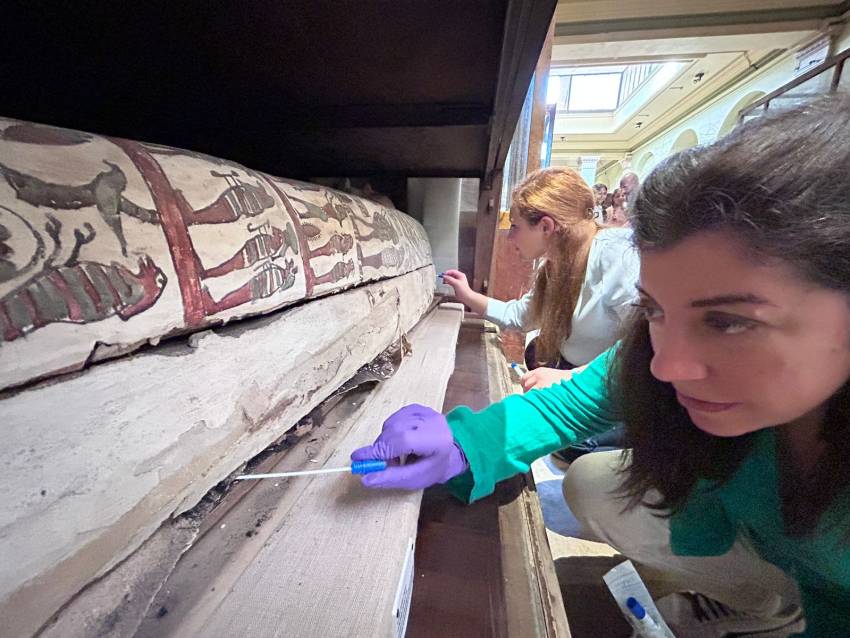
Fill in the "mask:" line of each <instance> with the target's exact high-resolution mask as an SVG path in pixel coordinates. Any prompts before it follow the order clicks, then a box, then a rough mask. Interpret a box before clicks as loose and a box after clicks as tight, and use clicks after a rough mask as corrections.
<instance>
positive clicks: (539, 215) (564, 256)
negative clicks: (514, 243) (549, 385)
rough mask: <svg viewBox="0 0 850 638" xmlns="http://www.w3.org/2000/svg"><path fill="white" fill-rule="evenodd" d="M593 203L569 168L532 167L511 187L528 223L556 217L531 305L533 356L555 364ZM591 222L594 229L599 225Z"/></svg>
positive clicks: (582, 264) (583, 262) (578, 282)
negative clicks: (534, 336)
mask: <svg viewBox="0 0 850 638" xmlns="http://www.w3.org/2000/svg"><path fill="white" fill-rule="evenodd" d="M593 206H594V199H593V191H592V190H591V189H590V187H589V186H588V185H587V184H586V183H585V181H584V179H582V177H581V175H579V174H578V173H577V172H576V171H574V170H572V169H570V168H542V169H539V170H536V171H534V172H533V173H530V174H529V175H528V176H527V177H526V178H525V179H524V180H523V181H521V182H520V183H519V184H517V186H516V187H515V188H514V190H513V193H512V204H511V208H512V209H513V210H515V211H516V214H518V215H519V216H520V217H523V218H524V219H525V220H526V221H527V222H528V223H529V224H530V225H532V226H535V225H537V224H538V223H539V222H540V220H541V219H543V217H551V218H552V221H554V222H555V234H556V238H557V239H556V241H553V242H552V244H551V246H550V248H549V249H548V250H547V253H546V263H545V264H543V266H542V267H541V268H539V269H538V271H537V274H536V275H535V278H534V284H533V294H532V297H531V306H530V312H531V319H532V321H534V323H535V324H536V325H537V326H539V328H540V336H539V337H538V338H537V358H538V361H539V362H540V363H542V364H543V363H545V364H548V365H552V366H554V365H557V363H558V358H559V356H560V349H561V342H562V341H563V340H564V339H567V338H568V337H569V336H570V333H571V331H572V319H573V312H574V311H575V306H576V302H577V301H578V297H579V294H580V293H581V287H582V283H583V282H584V276H585V272H586V270H587V254H588V252H587V251H586V250H582V248H583V247H584V244H585V242H586V239H587V232H586V231H585V230H584V229H586V228H587V227H588V222H592V221H593V217H594V215H593ZM580 227H581V228H582V229H581V230H579V228H580ZM593 227H594V230H593V233H594V234H595V232H596V229H598V225H596V224H595V223H594V225H593Z"/></svg>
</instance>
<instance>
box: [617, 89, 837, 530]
mask: <svg viewBox="0 0 850 638" xmlns="http://www.w3.org/2000/svg"><path fill="white" fill-rule="evenodd" d="M631 220H632V225H633V227H634V233H635V242H636V243H637V245H638V249H639V250H640V251H641V253H647V252H652V251H660V250H666V249H668V248H670V247H672V246H674V245H676V244H677V243H678V242H680V241H682V240H683V239H685V238H686V237H689V236H691V235H693V234H694V233H698V232H702V231H717V230H723V231H725V232H728V233H731V234H732V235H734V236H735V237H737V238H738V239H739V240H740V241H741V242H742V243H743V244H744V245H745V246H746V247H747V248H748V249H749V251H750V253H751V254H750V256H751V257H752V258H753V259H754V260H756V261H766V260H774V259H778V260H781V261H782V262H783V263H784V264H786V265H789V266H791V267H792V268H793V269H794V270H795V271H796V273H797V274H798V275H799V276H801V277H802V278H803V279H804V280H807V281H810V282H812V283H813V284H815V285H817V286H822V287H824V288H828V289H831V290H835V291H839V292H842V293H845V294H846V295H847V296H848V300H850V96H847V95H833V96H829V97H828V98H821V99H818V100H817V101H815V102H812V103H810V104H807V105H805V106H802V107H798V108H795V109H793V110H788V111H784V112H780V113H777V114H775V115H767V116H764V117H760V118H758V119H755V120H751V121H749V122H747V123H746V124H743V125H742V126H739V127H738V128H737V129H735V130H734V131H733V132H732V133H731V134H730V135H728V136H727V137H725V138H723V139H721V140H719V141H718V142H716V143H714V144H712V145H711V146H704V147H697V148H693V149H689V150H686V151H683V152H681V153H679V154H677V155H674V156H673V157H671V158H669V159H668V160H667V161H665V162H664V163H663V164H661V165H660V166H659V167H658V168H656V169H655V170H654V171H653V172H652V174H651V175H650V176H649V177H648V178H647V180H646V181H645V183H644V184H643V185H642V186H641V188H640V191H639V192H638V194H637V197H636V199H635V202H634V207H633V209H632V212H631ZM706 267H707V268H709V267H710V265H709V264H707V265H706ZM847 347H850V344H847ZM651 359H652V346H651V344H650V340H649V329H648V325H647V323H646V321H645V320H643V319H640V318H636V319H635V320H634V322H633V324H632V325H631V326H630V328H629V330H628V332H627V336H626V338H625V339H624V340H623V342H622V345H621V347H620V349H619V351H618V355H617V357H616V359H615V362H614V369H613V370H612V375H611V379H612V380H614V384H613V385H612V391H613V392H615V393H617V394H618V395H619V400H620V401H621V405H622V409H623V412H624V414H623V417H624V421H625V423H626V438H627V446H628V447H630V448H631V449H632V452H631V465H630V468H629V470H628V471H627V472H626V473H625V481H624V484H623V487H624V491H625V493H626V494H627V495H628V496H630V497H631V501H630V502H631V504H632V505H634V504H636V503H638V502H641V501H644V502H646V501H647V499H646V493H647V491H648V490H649V489H652V488H654V489H656V490H658V492H659V493H660V495H661V497H660V500H657V501H654V502H652V503H649V502H646V504H647V505H649V506H650V507H653V508H655V509H657V510H658V511H659V513H664V514H669V513H673V512H676V511H678V510H680V509H681V508H682V507H683V506H684V505H685V503H686V501H687V499H688V497H689V495H690V494H691V492H692V491H693V489H694V488H695V486H696V484H697V481H699V480H700V479H708V480H709V481H712V482H714V483H716V484H718V485H719V484H722V483H724V482H725V481H727V480H728V479H729V478H731V476H732V475H733V474H734V473H735V471H736V470H737V469H738V467H739V466H740V465H741V462H742V461H743V459H744V458H745V457H746V455H747V453H748V452H749V450H750V448H751V445H752V435H744V436H740V437H735V438H721V437H715V436H711V435H709V434H706V433H704V432H702V431H701V430H699V429H698V428H697V427H696V426H695V425H694V424H693V423H692V422H691V420H690V418H689V417H688V414H687V412H686V411H685V410H684V409H683V408H682V407H681V406H680V405H679V404H678V402H677V401H676V397H675V394H674V391H673V388H672V386H671V385H670V384H669V383H665V382H662V381H659V380H657V379H655V378H654V377H653V376H652V374H651V373H650V370H649V364H650V361H651ZM822 437H823V438H824V439H825V440H826V442H827V444H828V445H827V452H826V458H824V459H822V461H821V462H820V464H819V466H818V468H817V470H816V475H815V476H814V477H812V478H811V482H810V483H808V489H805V490H803V489H799V486H800V483H799V482H797V483H795V488H794V489H784V490H782V492H783V516H784V520H785V525H786V530H787V531H788V532H789V533H791V534H795V535H803V534H806V533H810V532H812V531H813V530H814V528H815V526H816V525H817V523H818V521H819V520H820V517H821V515H822V514H823V513H824V512H825V511H826V510H827V509H828V508H829V506H830V504H831V503H832V502H833V500H834V499H835V497H836V496H837V495H838V494H839V493H840V492H844V491H845V490H847V489H848V488H850V390H848V387H847V386H845V388H843V389H842V390H840V391H839V392H838V393H837V394H836V395H835V396H833V397H832V399H831V400H830V405H829V406H828V409H827V417H826V422H825V424H824V426H823V430H822ZM779 458H780V459H781V458H782V456H781V454H780V457H779ZM780 462H781V461H780ZM796 480H799V479H796ZM781 489H782V488H781Z"/></svg>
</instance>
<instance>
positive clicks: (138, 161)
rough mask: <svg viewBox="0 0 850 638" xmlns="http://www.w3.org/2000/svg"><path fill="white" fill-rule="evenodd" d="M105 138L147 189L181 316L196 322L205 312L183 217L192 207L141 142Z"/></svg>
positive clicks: (199, 320) (187, 321) (186, 320)
mask: <svg viewBox="0 0 850 638" xmlns="http://www.w3.org/2000/svg"><path fill="white" fill-rule="evenodd" d="M109 139H110V141H111V142H113V143H114V144H115V145H116V146H118V147H119V148H121V149H122V150H123V151H124V152H125V153H126V154H127V157H129V158H130V160H131V161H132V162H133V164H134V165H135V166H136V168H137V169H139V172H140V173H141V174H142V177H143V178H144V180H145V183H146V184H147V186H148V188H149V189H150V193H151V196H152V197H153V201H154V206H155V208H156V209H157V211H158V212H159V219H160V225H161V228H162V232H163V233H164V234H165V240H166V241H167V242H168V250H169V252H170V253H171V262H172V263H173V264H174V272H175V273H176V274H177V285H178V286H179V288H180V295H181V297H182V299H183V318H184V320H185V322H186V325H187V326H197V325H200V324H202V323H203V322H204V317H205V316H206V311H205V309H204V296H203V293H202V291H201V276H200V267H199V265H198V261H197V254H196V253H195V248H194V246H193V245H192V238H191V237H190V236H189V229H188V228H187V226H186V219H187V218H191V216H192V214H193V212H194V211H192V210H191V209H190V208H189V206H188V205H187V204H185V203H184V202H181V201H180V198H179V197H178V196H177V192H176V191H175V189H174V187H173V186H172V185H171V182H169V181H168V176H167V175H166V174H165V171H164V170H163V169H162V167H161V166H160V165H159V163H158V162H157V161H156V159H155V158H154V157H153V155H151V154H150V153H149V152H148V151H147V149H146V148H145V147H144V145H143V144H141V143H139V142H132V141H130V140H123V139H120V138H115V137H112V138H109ZM183 206H185V208H183Z"/></svg>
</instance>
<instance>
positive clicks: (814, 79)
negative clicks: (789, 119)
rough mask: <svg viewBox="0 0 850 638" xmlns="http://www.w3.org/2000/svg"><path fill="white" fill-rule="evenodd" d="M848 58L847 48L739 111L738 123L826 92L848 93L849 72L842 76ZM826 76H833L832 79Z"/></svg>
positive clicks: (848, 51) (848, 50)
mask: <svg viewBox="0 0 850 638" xmlns="http://www.w3.org/2000/svg"><path fill="white" fill-rule="evenodd" d="M847 58H850V49H845V50H844V51H842V52H841V53H837V54H835V55H833V56H830V57H828V58H827V59H826V60H824V61H823V62H821V63H820V64H819V65H817V66H816V67H814V68H812V69H809V70H808V71H806V72H805V73H803V74H802V75H800V76H798V77H796V78H794V79H793V80H791V81H790V82H788V83H787V84H784V85H783V86H780V87H779V88H778V89H776V90H775V91H772V92H771V93H768V94H767V95H765V96H764V97H762V98H760V99H758V100H756V101H755V102H753V103H752V104H750V105H749V106H747V107H746V108H744V109H741V112H740V113H739V114H738V122H739V123H740V122H743V121H745V120H746V119H748V118H751V117H758V116H759V115H763V114H764V113H767V111H769V110H770V109H771V107H773V108H778V107H780V106H781V107H788V106H795V105H797V104H800V103H803V102H806V101H808V100H811V99H813V98H815V97H817V96H819V95H823V94H825V93H835V92H836V91H838V90H839V89H846V90H850V73H848V74H847V75H842V72H843V71H844V63H845V62H846V60H847ZM829 73H832V77H830V76H829ZM759 109H760V110H761V112H759Z"/></svg>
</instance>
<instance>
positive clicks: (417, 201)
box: [407, 177, 471, 293]
mask: <svg viewBox="0 0 850 638" xmlns="http://www.w3.org/2000/svg"><path fill="white" fill-rule="evenodd" d="M407 184H408V191H409V192H413V193H415V195H416V196H415V197H414V198H411V201H410V205H411V214H412V215H413V216H414V217H417V218H419V219H421V220H422V226H423V227H424V228H425V233H426V234H427V235H428V239H429V241H430V242H431V254H432V256H433V258H434V268H435V269H436V271H437V273H438V274H439V273H441V272H443V271H445V270H448V269H450V268H457V267H458V251H457V246H458V232H459V225H460V186H461V179H460V178H456V177H434V178H421V177H411V178H410V179H408V180H407ZM414 206H416V207H419V206H421V210H413V207H414ZM470 274H471V273H467V275H470ZM436 283H437V291H438V292H446V293H451V292H452V289H451V288H450V287H449V286H446V285H444V284H443V283H442V280H441V279H439V277H438V278H437V282H436Z"/></svg>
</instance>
